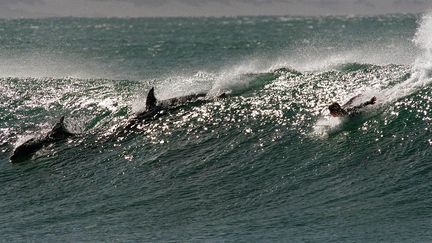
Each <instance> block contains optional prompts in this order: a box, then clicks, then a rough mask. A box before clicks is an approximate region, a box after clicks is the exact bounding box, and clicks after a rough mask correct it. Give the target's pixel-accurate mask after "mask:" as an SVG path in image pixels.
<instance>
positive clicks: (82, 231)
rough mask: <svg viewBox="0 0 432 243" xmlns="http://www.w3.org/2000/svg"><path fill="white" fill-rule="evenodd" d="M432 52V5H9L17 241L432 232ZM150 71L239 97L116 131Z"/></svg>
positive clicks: (1, 49) (290, 238) (7, 128)
mask: <svg viewBox="0 0 432 243" xmlns="http://www.w3.org/2000/svg"><path fill="white" fill-rule="evenodd" d="M431 51H432V15H430V14H424V15H383V16H374V17H358V16H347V17H226V18H225V17H221V18H48V19H16V20H0V94H1V95H0V151H1V152H0V188H1V190H0V236H1V239H0V241H4V242H16V241H25V242H28V241H35V242H61V241H67V242H134V241H141V242H171V241H173V242H201V241H204V242H431V241H432V127H431V125H432V83H431V81H432V52H431ZM151 87H155V94H156V97H157V98H158V99H167V98H171V97H177V96H182V95H188V94H193V93H197V92H206V93H208V96H209V97H212V96H213V97H214V96H215V95H217V94H220V93H221V92H226V93H227V97H226V98H223V99H211V98H210V99H209V102H198V103H189V104H185V105H181V106H178V107H176V108H175V109H171V110H168V111H165V113H164V114H163V115H161V116H159V117H158V118H156V119H154V120H150V121H146V122H142V123H141V124H140V125H139V127H138V129H136V130H133V131H130V132H127V133H125V134H122V135H121V136H117V135H116V133H115V132H113V131H115V130H116V129H117V128H119V127H121V126H123V125H124V124H125V123H126V122H127V120H128V119H129V118H130V117H131V116H133V114H134V113H136V112H139V111H140V110H143V109H144V107H145V97H146V94H147V92H148V90H149V89H150V88H151ZM358 94H362V96H361V98H360V99H361V100H362V101H365V100H368V99H370V98H371V97H373V96H376V97H377V104H376V105H374V106H372V107H368V108H367V109H365V111H364V112H363V113H362V114H361V115H360V116H358V117H356V118H354V119H336V118H330V117H329V114H328V111H327V106H328V105H329V104H331V103H333V102H340V103H344V102H346V101H347V100H349V99H350V98H351V97H353V96H355V95H358ZM62 115H64V116H65V117H66V119H65V121H66V125H67V127H68V128H69V130H71V131H74V132H75V133H79V135H78V136H77V137H74V138H71V139H69V140H67V141H65V142H60V143H55V144H52V145H50V146H46V147H44V148H43V149H42V150H40V151H38V152H37V153H35V154H34V155H33V157H32V158H31V159H30V160H28V161H26V162H25V163H21V164H14V163H11V162H10V161H9V157H10V155H11V153H12V151H13V148H14V147H15V146H17V145H18V144H20V143H22V142H24V141H25V140H27V139H29V138H32V137H35V136H40V135H42V134H44V133H46V132H47V131H49V129H50V128H51V127H52V126H53V124H54V123H55V122H56V121H58V119H59V118H60V117H61V116H62Z"/></svg>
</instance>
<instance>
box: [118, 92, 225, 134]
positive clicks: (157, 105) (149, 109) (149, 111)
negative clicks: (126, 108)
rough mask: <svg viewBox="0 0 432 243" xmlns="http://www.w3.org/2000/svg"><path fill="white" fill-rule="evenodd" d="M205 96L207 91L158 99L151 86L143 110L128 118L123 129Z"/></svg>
mask: <svg viewBox="0 0 432 243" xmlns="http://www.w3.org/2000/svg"><path fill="white" fill-rule="evenodd" d="M205 97H207V93H196V94H190V95H185V96H180V97H175V98H171V99H166V100H158V99H156V96H155V94H154V87H152V88H151V89H150V91H149V92H148V94H147V98H146V108H145V110H144V111H143V112H140V113H138V114H136V115H135V116H134V117H133V118H132V119H130V120H129V123H128V125H127V126H126V127H125V128H124V129H123V130H130V129H131V128H133V127H134V126H135V125H136V124H137V123H138V122H140V121H145V120H150V119H153V118H155V117H156V116H157V115H158V114H161V112H162V111H164V110H168V109H172V108H175V107H177V106H179V105H183V104H186V103H189V102H196V101H205V100H206V99H205ZM224 97H226V93H222V94H220V95H218V96H217V98H224Z"/></svg>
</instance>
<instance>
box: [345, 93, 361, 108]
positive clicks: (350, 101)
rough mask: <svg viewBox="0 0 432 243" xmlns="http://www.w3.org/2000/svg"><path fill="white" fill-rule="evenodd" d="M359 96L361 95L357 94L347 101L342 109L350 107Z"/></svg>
mask: <svg viewBox="0 0 432 243" xmlns="http://www.w3.org/2000/svg"><path fill="white" fill-rule="evenodd" d="M360 96H361V94H358V95H356V96H354V97H352V98H351V99H350V100H348V102H347V103H345V104H344V105H343V106H342V107H347V106H350V105H351V104H352V103H353V102H354V100H355V99H357V98H358V97H360Z"/></svg>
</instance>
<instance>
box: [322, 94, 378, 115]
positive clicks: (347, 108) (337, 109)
mask: <svg viewBox="0 0 432 243" xmlns="http://www.w3.org/2000/svg"><path fill="white" fill-rule="evenodd" d="M360 96H361V95H357V96H355V97H353V98H351V99H350V100H349V101H348V102H347V103H346V104H344V105H343V106H341V105H339V103H337V102H335V103H333V104H331V105H329V107H328V109H329V111H330V115H332V116H333V117H346V116H348V117H353V116H356V115H358V114H359V113H360V110H361V109H362V108H364V107H366V106H368V105H373V104H375V102H376V97H375V96H374V97H372V98H371V99H370V100H368V101H366V102H364V103H361V104H360V105H357V106H351V105H352V103H353V102H354V100H355V99H357V98H358V97H360Z"/></svg>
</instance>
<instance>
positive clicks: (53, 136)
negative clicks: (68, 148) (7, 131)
mask: <svg viewBox="0 0 432 243" xmlns="http://www.w3.org/2000/svg"><path fill="white" fill-rule="evenodd" d="M74 135H75V134H73V133H71V132H69V131H68V130H67V129H66V127H65V125H64V116H62V117H61V118H60V121H59V122H57V123H56V124H55V125H54V127H53V128H52V129H51V131H49V132H48V133H47V134H46V135H45V136H43V137H39V138H31V139H29V140H27V141H26V142H24V143H23V144H21V145H19V146H18V147H16V148H15V149H14V151H13V154H12V156H11V157H10V160H11V162H12V163H18V162H21V161H23V160H26V159H28V158H30V157H31V156H32V155H33V154H34V153H35V152H36V151H38V150H40V149H41V148H42V147H44V146H46V145H49V144H52V143H55V142H58V141H61V140H64V139H66V138H69V137H72V136H74Z"/></svg>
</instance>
